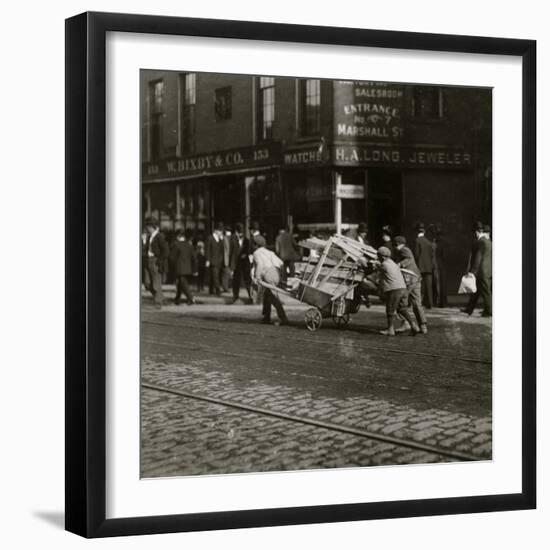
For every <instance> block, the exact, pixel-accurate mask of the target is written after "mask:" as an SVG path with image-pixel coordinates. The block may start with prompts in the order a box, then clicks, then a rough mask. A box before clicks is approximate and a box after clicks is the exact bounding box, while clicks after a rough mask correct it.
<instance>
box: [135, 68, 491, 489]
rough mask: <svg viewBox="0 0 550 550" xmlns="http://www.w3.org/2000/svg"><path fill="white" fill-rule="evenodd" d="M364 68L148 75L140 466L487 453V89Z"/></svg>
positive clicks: (166, 469)
mask: <svg viewBox="0 0 550 550" xmlns="http://www.w3.org/2000/svg"><path fill="white" fill-rule="evenodd" d="M183 66H184V64H183ZM368 76H369V75H368V68H365V80H361V81H347V80H346V81H343V80H337V79H334V80H329V79H319V78H309V77H308V76H307V75H306V76H304V77H301V78H296V77H290V76H284V75H283V76H279V75H271V76H269V75H245V74H223V73H208V72H186V71H185V70H184V68H183V69H182V70H181V71H172V70H171V71H166V70H160V69H159V70H157V69H142V70H141V71H140V126H141V136H140V144H141V159H140V160H141V181H140V189H141V211H140V212H136V213H135V216H139V217H140V225H141V235H140V236H138V235H136V243H137V242H138V238H139V243H140V246H141V273H140V274H139V278H140V290H139V292H140V293H141V302H140V303H141V320H140V321H141V322H140V331H141V332H140V354H141V365H140V382H141V384H140V385H141V390H140V413H141V415H140V430H141V449H140V475H141V477H142V478H160V477H172V476H198V475H214V474H239V473H252V472H258V473H259V472H282V471H296V470H318V469H327V468H362V467H373V466H385V467H388V466H391V467H398V466H400V465H412V464H428V463H430V464H432V463H441V467H445V466H444V465H445V463H449V462H460V461H463V462H472V461H490V460H492V458H493V445H492V394H493V384H492V375H493V365H492V344H493V338H492V276H493V274H492V266H493V262H492V242H493V232H492V210H493V203H492V150H493V142H492V139H493V137H492V136H493V127H492V118H493V105H492V101H493V99H492V98H493V95H492V89H491V88H482V87H467V86H455V85H452V84H451V83H450V84H449V85H445V86H443V85H439V84H438V85H434V84H430V83H407V82H378V81H370V80H368ZM136 233H137V231H136ZM137 276H138V274H137V273H136V277H137Z"/></svg>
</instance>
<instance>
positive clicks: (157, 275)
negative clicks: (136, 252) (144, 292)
mask: <svg viewBox="0 0 550 550" xmlns="http://www.w3.org/2000/svg"><path fill="white" fill-rule="evenodd" d="M147 272H148V274H149V281H150V283H149V284H150V287H149V290H150V291H151V294H152V295H153V300H154V302H155V304H158V305H162V299H163V296H162V273H161V272H160V270H159V268H158V265H157V259H156V258H148V260H147Z"/></svg>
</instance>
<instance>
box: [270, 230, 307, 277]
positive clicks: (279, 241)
mask: <svg viewBox="0 0 550 550" xmlns="http://www.w3.org/2000/svg"><path fill="white" fill-rule="evenodd" d="M275 252H276V253H277V255H278V256H279V258H281V260H283V263H284V270H283V275H284V278H285V279H286V275H288V276H289V277H294V275H295V273H296V269H295V267H294V262H298V261H300V260H301V259H302V254H301V253H300V249H299V247H298V244H297V243H296V240H295V239H294V235H293V234H292V233H291V231H290V228H289V227H288V226H286V227H284V228H281V229H280V230H279V234H278V235H277V238H276V239H275Z"/></svg>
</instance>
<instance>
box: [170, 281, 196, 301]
mask: <svg viewBox="0 0 550 550" xmlns="http://www.w3.org/2000/svg"><path fill="white" fill-rule="evenodd" d="M182 292H183V294H185V297H186V298H187V303H189V304H191V303H193V294H192V293H191V289H190V288H189V282H188V281H187V275H178V276H177V277H176V299H175V300H174V301H175V303H176V304H179V303H180V301H181V294H182Z"/></svg>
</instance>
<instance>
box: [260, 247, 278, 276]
mask: <svg viewBox="0 0 550 550" xmlns="http://www.w3.org/2000/svg"><path fill="white" fill-rule="evenodd" d="M252 261H253V262H254V277H256V279H262V278H263V275H264V274H265V273H266V272H267V271H268V270H269V269H271V268H275V269H281V267H282V265H283V261H282V260H281V259H280V258H279V256H277V254H275V253H274V252H271V250H268V249H267V248H265V247H263V246H262V247H261V248H258V249H257V250H256V251H255V252H254V254H252Z"/></svg>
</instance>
